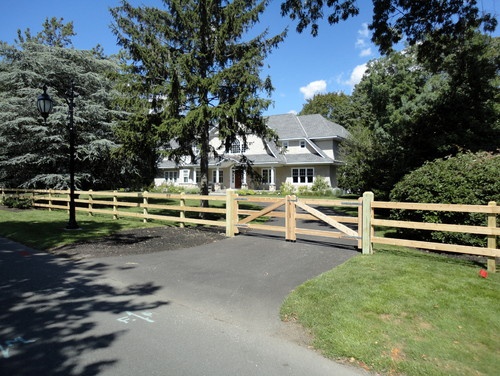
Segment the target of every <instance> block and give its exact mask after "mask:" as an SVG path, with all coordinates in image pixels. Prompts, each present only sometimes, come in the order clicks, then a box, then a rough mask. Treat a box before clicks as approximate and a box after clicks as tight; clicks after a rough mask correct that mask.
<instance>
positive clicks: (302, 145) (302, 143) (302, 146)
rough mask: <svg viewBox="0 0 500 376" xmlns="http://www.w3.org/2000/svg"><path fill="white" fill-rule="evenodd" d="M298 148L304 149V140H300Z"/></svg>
mask: <svg viewBox="0 0 500 376" xmlns="http://www.w3.org/2000/svg"><path fill="white" fill-rule="evenodd" d="M300 147H301V148H302V149H304V148H305V147H306V141H305V140H300Z"/></svg>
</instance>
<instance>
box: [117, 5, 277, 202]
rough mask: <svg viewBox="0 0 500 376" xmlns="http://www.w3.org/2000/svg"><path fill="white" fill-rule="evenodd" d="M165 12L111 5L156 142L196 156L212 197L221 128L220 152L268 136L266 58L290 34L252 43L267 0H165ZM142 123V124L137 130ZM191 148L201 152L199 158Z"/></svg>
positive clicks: (175, 154) (174, 153)
mask: <svg viewBox="0 0 500 376" xmlns="http://www.w3.org/2000/svg"><path fill="white" fill-rule="evenodd" d="M163 4H164V9H157V8H151V7H145V6H142V7H133V6H132V5H131V4H130V3H128V2H127V1H123V2H122V4H121V6H119V7H116V8H113V9H112V10H111V13H112V15H113V17H114V19H115V25H114V33H115V35H116V36H117V38H118V43H119V44H120V45H121V46H122V47H123V48H124V49H125V50H126V51H128V53H129V54H130V56H131V59H132V69H131V71H132V74H133V75H135V76H136V77H135V78H133V79H131V80H130V82H133V83H134V85H133V86H130V87H131V88H132V87H133V89H134V90H135V96H136V98H142V99H143V100H146V99H147V100H148V101H149V103H150V110H149V113H148V116H147V118H148V119H149V120H148V121H149V122H150V124H151V127H153V128H154V129H155V133H156V135H157V136H158V139H159V140H162V141H163V142H167V141H169V140H175V145H176V147H175V148H174V149H170V150H168V152H167V155H168V157H170V158H172V159H174V160H177V161H179V160H180V159H181V158H182V157H184V156H191V157H192V159H194V160H196V161H197V162H198V163H199V165H200V172H201V178H200V184H201V191H202V193H203V194H208V163H209V158H210V157H211V156H213V155H216V154H217V153H218V152H220V151H218V150H216V149H214V148H211V146H210V144H209V132H210V131H211V130H212V129H214V128H216V129H217V131H218V135H219V138H220V140H221V149H224V148H226V149H228V148H229V146H230V145H231V143H232V142H233V141H234V140H235V139H236V138H237V137H240V138H242V139H243V142H244V143H245V144H246V135H247V134H250V133H252V134H257V135H260V136H263V137H267V136H269V135H270V131H269V130H268V128H267V127H266V124H265V121H264V119H263V117H262V112H263V111H264V110H265V109H267V107H268V106H269V105H270V103H271V102H270V100H269V99H267V98H262V97H261V96H262V95H263V94H267V95H268V96H269V95H270V93H271V91H272V89H273V88H272V85H271V81H270V79H269V77H267V78H265V79H262V78H261V77H260V73H261V69H262V67H263V64H264V59H265V57H266V56H267V55H268V54H269V53H270V52H271V50H272V49H273V48H275V47H276V46H277V45H278V44H279V43H280V42H281V41H282V40H283V39H284V37H285V31H284V32H283V33H281V34H279V35H276V36H273V37H268V32H267V30H266V31H264V32H263V33H261V34H259V35H257V36H255V37H253V38H251V37H249V36H248V34H249V31H250V29H251V27H252V26H254V25H255V24H257V23H258V21H259V16H260V15H261V14H262V13H263V11H264V10H265V7H266V5H267V4H268V0H263V1H259V2H257V1H251V0H235V1H229V0H199V1H195V0H165V1H163ZM142 126H143V125H141V124H137V127H138V130H140V128H141V127H142ZM193 150H199V154H196V153H195V152H194V151H193Z"/></svg>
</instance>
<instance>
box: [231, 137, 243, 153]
mask: <svg viewBox="0 0 500 376" xmlns="http://www.w3.org/2000/svg"><path fill="white" fill-rule="evenodd" d="M244 152H245V147H244V146H243V143H242V142H241V141H240V140H234V141H233V143H232V144H231V153H233V154H240V153H244Z"/></svg>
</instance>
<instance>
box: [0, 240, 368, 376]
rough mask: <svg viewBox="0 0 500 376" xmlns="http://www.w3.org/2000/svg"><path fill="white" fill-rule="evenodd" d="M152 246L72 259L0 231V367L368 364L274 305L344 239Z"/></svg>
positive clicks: (222, 370) (102, 371) (223, 368)
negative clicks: (319, 341)
mask: <svg viewBox="0 0 500 376" xmlns="http://www.w3.org/2000/svg"><path fill="white" fill-rule="evenodd" d="M158 251H159V252H158V253H151V254H145V255H134V256H126V257H110V258H101V259H98V260H96V259H94V260H86V261H81V262H74V261H68V260H64V259H61V258H54V257H52V256H50V255H47V254H45V253H41V252H37V251H35V250H32V249H28V248H26V247H24V246H22V245H19V244H17V243H14V242H11V241H8V240H5V239H0V278H1V284H0V294H1V295H0V307H2V311H1V312H0V322H1V328H0V345H1V346H2V348H1V349H0V350H1V351H2V353H1V355H2V357H0V374H2V375H3V374H6V375H7V374H15V375H32V374H44V375H57V376H59V375H61V376H62V375H65V376H67V375H138V374H144V375H257V374H262V375H305V374H307V375H308V376H309V375H363V374H366V373H364V372H363V371H362V370H358V369H353V368H350V367H346V366H343V365H339V364H336V363H334V362H332V361H329V360H326V359H324V358H323V357H322V356H320V355H319V354H317V353H315V352H314V351H313V350H311V349H309V348H308V347H307V336H306V335H305V333H303V332H301V331H300V330H297V328H296V327H295V326H293V325H291V324H287V323H282V322H281V321H280V320H279V316H278V313H279V307H280V305H281V303H282V301H283V299H284V298H285V297H286V295H287V294H288V293H289V292H290V291H291V290H292V289H294V288H295V287H296V286H298V285H300V284H301V283H303V282H304V281H306V280H308V279H310V278H312V277H314V276H316V275H318V274H320V273H322V272H325V271H327V270H330V269H331V268H333V267H335V266H337V265H339V264H341V263H343V262H345V261H346V260H348V259H349V258H350V257H353V256H355V255H356V254H358V252H357V250H355V248H354V247H353V246H352V244H351V245H349V244H347V245H345V246H341V245H339V246H335V247H334V246H333V245H332V243H328V242H326V243H323V242H318V241H316V240H299V241H297V242H296V243H291V242H286V241H284V240H283V239H281V238H278V237H274V236H262V235H259V236H256V235H252V234H247V235H240V236H237V237H235V238H230V239H225V240H222V241H219V242H215V243H211V244H208V245H203V246H199V247H194V248H189V249H182V250H175V251H164V252H161V249H158Z"/></svg>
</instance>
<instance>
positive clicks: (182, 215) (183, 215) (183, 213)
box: [179, 192, 186, 228]
mask: <svg viewBox="0 0 500 376" xmlns="http://www.w3.org/2000/svg"><path fill="white" fill-rule="evenodd" d="M185 196H186V192H181V198H180V200H179V205H180V207H181V208H183V207H185V206H186V197H185ZM179 217H180V219H181V222H180V224H179V226H180V228H184V226H185V224H184V219H185V218H186V211H185V210H181V211H179Z"/></svg>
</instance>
